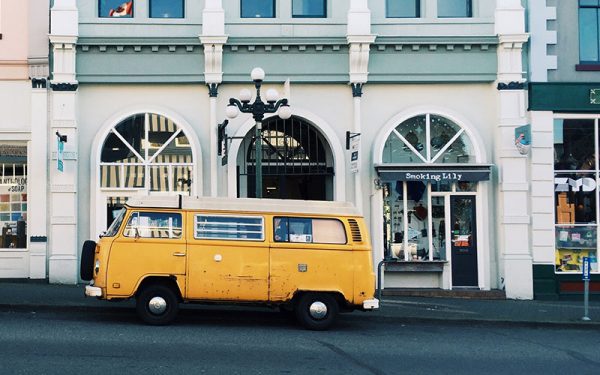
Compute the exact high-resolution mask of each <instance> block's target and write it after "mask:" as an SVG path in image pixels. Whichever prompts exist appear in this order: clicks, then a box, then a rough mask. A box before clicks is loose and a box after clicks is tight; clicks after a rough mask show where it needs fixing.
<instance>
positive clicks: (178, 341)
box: [0, 306, 600, 375]
mask: <svg viewBox="0 0 600 375" xmlns="http://www.w3.org/2000/svg"><path fill="white" fill-rule="evenodd" d="M175 373H179V374H183V373H185V374H312V373H326V374H345V375H347V374H401V373H410V374H524V373H529V374H565V373H574V374H595V375H596V374H599V373H600V333H599V332H598V330H587V329H585V328H582V329H575V328H555V327H538V328H535V327H527V326H523V325H494V324H478V325H472V324H471V325H470V324H457V323H452V322H439V323H423V322H414V323H413V322H410V321H404V322H402V321H397V322H395V321H390V320H385V319H384V320H380V319H373V318H372V317H369V316H368V315H365V314H360V313H354V314H349V315H343V316H342V318H341V320H340V322H339V323H338V324H337V325H336V326H335V328H334V329H333V330H331V331H327V332H311V331H305V330H303V329H301V328H300V327H299V326H297V325H295V324H294V323H293V322H291V321H289V320H288V319H287V318H286V317H285V316H283V315H281V314H279V313H277V312H273V311H269V310H266V309H264V310H263V309H250V310H244V309H231V308H222V307H218V306H216V307H202V308H199V309H193V310H189V309H186V310H183V311H182V312H181V313H180V316H179V318H178V320H177V322H176V324H174V325H171V326H167V327H150V326H145V325H142V324H141V323H139V321H138V320H137V318H136V316H135V314H134V311H132V310H131V311H130V310H127V309H107V310H106V311H103V312H93V313H90V312H84V311H79V312H78V311H73V312H70V311H69V312H58V311H21V310H19V311H2V312H0V374H104V375H112V374H115V375H116V374H175Z"/></svg>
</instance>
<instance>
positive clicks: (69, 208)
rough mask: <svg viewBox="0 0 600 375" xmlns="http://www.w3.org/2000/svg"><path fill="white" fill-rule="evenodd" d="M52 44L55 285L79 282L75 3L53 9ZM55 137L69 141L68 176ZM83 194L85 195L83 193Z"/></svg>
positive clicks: (69, 0)
mask: <svg viewBox="0 0 600 375" xmlns="http://www.w3.org/2000/svg"><path fill="white" fill-rule="evenodd" d="M51 25H52V27H51V32H50V42H51V44H52V56H53V61H54V71H53V80H52V81H51V88H52V96H51V115H50V116H51V117H50V124H51V126H50V135H49V138H48V144H49V145H50V147H49V151H50V168H49V173H50V195H49V199H50V202H49V206H50V230H49V232H50V233H49V244H48V245H49V266H48V274H49V280H50V282H51V283H65V284H75V283H77V281H78V280H79V277H78V272H77V270H78V269H79V264H78V263H79V261H78V260H79V258H78V254H79V244H78V242H77V234H78V225H77V206H78V205H77V176H78V169H79V165H78V156H77V155H78V142H79V140H78V129H77V84H78V82H77V80H76V79H75V77H76V71H75V48H76V43H77V36H78V11H77V5H76V1H75V0H56V1H55V2H54V7H53V8H52V10H51ZM56 132H58V133H59V134H61V135H66V136H67V143H66V144H65V147H64V171H63V172H60V171H58V170H57V167H56V156H57V142H56V138H57V137H56ZM84 194H85V193H84Z"/></svg>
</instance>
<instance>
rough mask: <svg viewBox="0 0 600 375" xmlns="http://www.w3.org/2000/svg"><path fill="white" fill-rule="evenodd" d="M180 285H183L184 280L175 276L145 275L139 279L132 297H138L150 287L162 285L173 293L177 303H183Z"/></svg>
mask: <svg viewBox="0 0 600 375" xmlns="http://www.w3.org/2000/svg"><path fill="white" fill-rule="evenodd" d="M180 283H182V285H185V282H184V280H183V279H181V280H180V279H178V278H177V276H175V275H146V276H144V277H143V278H142V279H140V281H139V283H138V285H137V286H136V288H135V293H134V296H135V297H137V296H139V294H140V293H141V292H142V291H143V290H144V289H145V288H147V287H148V286H150V285H164V286H166V287H168V288H170V289H171V290H172V291H173V292H174V293H175V295H176V296H177V299H178V300H179V302H183V293H182V291H181V287H182V286H181V285H180Z"/></svg>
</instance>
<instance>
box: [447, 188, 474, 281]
mask: <svg viewBox="0 0 600 375" xmlns="http://www.w3.org/2000/svg"><path fill="white" fill-rule="evenodd" d="M449 224H450V225H451V228H450V236H451V237H450V238H451V252H452V286H454V287H457V286H458V287H461V286H466V287H477V286H478V272H477V237H476V233H477V230H476V225H475V224H476V215H475V196H474V195H453V196H450V223H449Z"/></svg>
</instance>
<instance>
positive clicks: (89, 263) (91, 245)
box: [79, 240, 96, 281]
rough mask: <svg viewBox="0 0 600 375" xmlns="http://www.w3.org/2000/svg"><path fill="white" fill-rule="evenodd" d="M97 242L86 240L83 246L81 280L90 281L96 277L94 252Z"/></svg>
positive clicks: (80, 268)
mask: <svg viewBox="0 0 600 375" xmlns="http://www.w3.org/2000/svg"><path fill="white" fill-rule="evenodd" d="M95 252H96V243H95V242H94V241H90V240H88V241H85V242H84V243H83V247H82V248H81V264H80V265H79V276H80V277H81V280H85V281H90V280H91V279H92V278H93V277H94V253H95Z"/></svg>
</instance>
